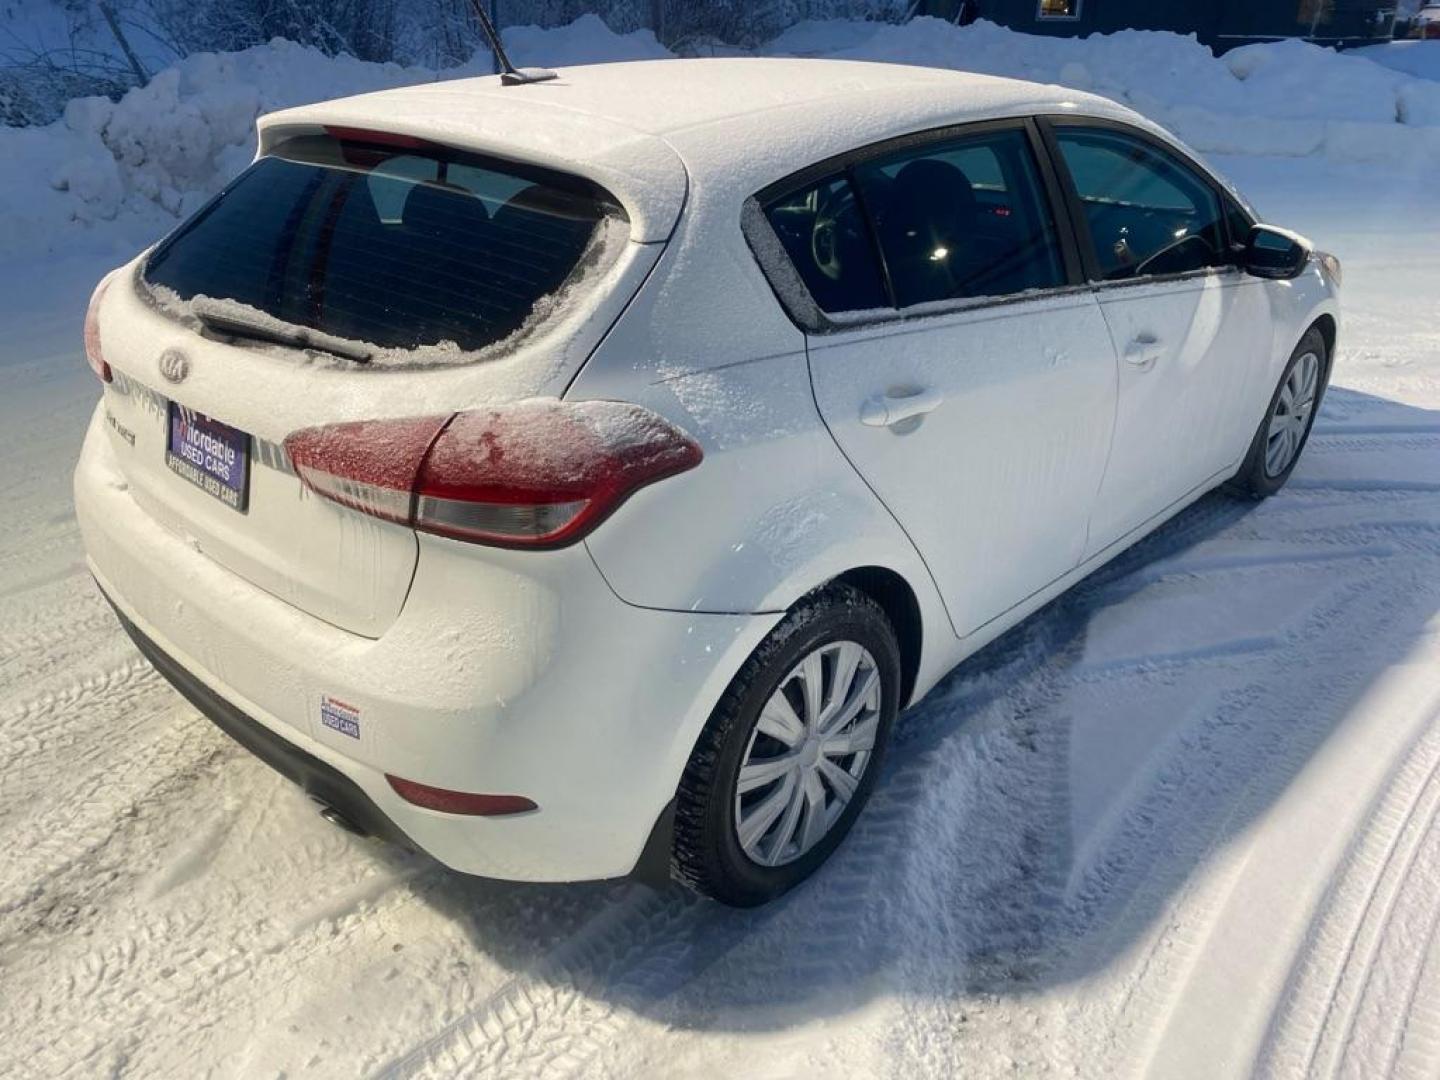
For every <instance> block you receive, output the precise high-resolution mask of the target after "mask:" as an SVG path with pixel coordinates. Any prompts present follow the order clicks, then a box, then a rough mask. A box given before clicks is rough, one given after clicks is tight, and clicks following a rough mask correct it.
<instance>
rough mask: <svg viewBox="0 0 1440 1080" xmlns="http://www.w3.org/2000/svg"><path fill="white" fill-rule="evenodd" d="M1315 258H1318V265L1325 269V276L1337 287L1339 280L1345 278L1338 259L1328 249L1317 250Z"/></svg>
mask: <svg viewBox="0 0 1440 1080" xmlns="http://www.w3.org/2000/svg"><path fill="white" fill-rule="evenodd" d="M1316 258H1318V259H1319V260H1320V266H1321V269H1323V270H1324V271H1325V276H1326V277H1328V278H1329V279H1330V280H1331V281H1333V282H1334V283H1335V286H1336V288H1339V286H1340V282H1341V281H1343V280H1344V279H1345V274H1344V272H1343V271H1342V270H1341V269H1340V260H1339V259H1337V258H1336V257H1335V256H1334V255H1331V254H1330V253H1329V252H1328V251H1321V252H1317V253H1316Z"/></svg>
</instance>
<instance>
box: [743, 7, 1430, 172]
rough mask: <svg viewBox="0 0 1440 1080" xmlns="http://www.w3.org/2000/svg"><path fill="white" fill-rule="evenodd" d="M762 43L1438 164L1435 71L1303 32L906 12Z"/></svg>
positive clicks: (1214, 139)
mask: <svg viewBox="0 0 1440 1080" xmlns="http://www.w3.org/2000/svg"><path fill="white" fill-rule="evenodd" d="M769 51H772V52H776V53H784V54H789V55H797V56H837V57H847V58H851V59H861V60H885V61H890V62H894V63H911V64H926V65H930V66H934V67H947V68H957V69H960V70H965V71H978V72H982V73H985V74H989V75H1009V76H1017V77H1019V78H1024V79H1032V80H1034V81H1036V82H1045V83H1057V84H1059V85H1062V86H1069V87H1072V88H1074V89H1076V90H1088V91H1091V92H1092V93H1097V94H1103V95H1104V96H1106V97H1109V98H1113V99H1114V100H1116V101H1119V102H1122V103H1123V104H1126V105H1129V106H1130V107H1132V108H1134V109H1136V110H1137V111H1139V112H1141V113H1143V114H1145V115H1146V116H1149V117H1150V118H1151V119H1153V120H1156V121H1158V122H1159V123H1162V124H1165V125H1166V126H1168V127H1170V128H1172V129H1174V130H1175V131H1176V132H1177V134H1179V135H1180V136H1181V137H1182V138H1184V139H1186V141H1188V142H1189V143H1190V144H1191V145H1193V146H1194V147H1195V148H1196V149H1198V150H1202V151H1206V152H1213V153H1228V154H1282V155H1290V156H1303V155H1308V154H1314V153H1324V154H1326V155H1328V156H1331V157H1335V158H1338V159H1340V160H1375V159H1388V160H1392V161H1393V160H1402V161H1409V159H1411V158H1429V159H1430V160H1433V161H1435V162H1436V163H1437V164H1440V131H1436V130H1428V129H1440V83H1436V82H1433V81H1429V80H1426V79H1420V78H1416V77H1415V76H1413V75H1411V74H1406V73H1405V72H1403V71H1399V70H1393V69H1392V68H1391V67H1389V66H1381V65H1380V64H1377V63H1375V62H1373V61H1372V59H1370V58H1369V57H1367V56H1359V55H1352V54H1346V53H1337V52H1335V50H1333V49H1326V48H1321V47H1319V46H1316V45H1311V44H1309V43H1307V42H1301V41H1285V42H1278V43H1275V44H1266V45H1250V46H1246V47H1244V48H1240V49H1236V50H1234V51H1233V52H1230V53H1228V54H1226V55H1225V56H1224V57H1223V58H1217V57H1216V56H1215V55H1214V54H1213V53H1212V52H1211V51H1210V50H1209V49H1208V48H1206V47H1205V46H1203V45H1201V44H1200V43H1199V42H1198V41H1196V40H1195V38H1194V37H1192V36H1181V35H1178V34H1171V33H1164V32H1160V31H1150V30H1126V31H1122V32H1120V33H1115V34H1096V35H1092V36H1091V37H1088V38H1059V37H1041V36H1037V35H1029V34H1017V33H1015V32H1013V31H1010V30H1006V29H1003V28H1002V27H999V26H996V25H995V24H993V23H988V22H984V21H981V22H977V23H975V24H974V25H973V26H968V27H963V28H962V27H956V26H952V25H950V24H948V23H945V22H942V21H940V20H938V19H915V20H912V21H911V22H909V23H906V24H903V25H898V26H896V25H883V24H877V23H863V22H848V23H847V22H805V23H800V24H798V25H796V26H795V27H792V28H791V29H790V30H788V31H786V32H785V33H784V34H782V35H781V36H780V37H779V38H777V39H776V40H775V41H774V42H773V43H772V44H771V46H770V49H769ZM1364 51H1365V52H1367V53H1368V52H1369V50H1364Z"/></svg>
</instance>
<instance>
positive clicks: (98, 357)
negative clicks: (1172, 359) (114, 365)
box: [85, 278, 115, 382]
mask: <svg viewBox="0 0 1440 1080" xmlns="http://www.w3.org/2000/svg"><path fill="white" fill-rule="evenodd" d="M109 287H110V279H109V278H106V279H105V280H104V281H102V282H100V284H99V285H97V286H95V291H94V292H93V293H91V294H90V306H89V307H88V308H87V309H86V311H85V359H86V360H88V361H89V362H90V370H91V371H93V372H95V374H96V375H98V376H99V377H100V381H101V382H110V381H111V380H112V379H114V377H115V376H114V375H113V374H112V373H111V371H110V365H109V364H107V363H106V362H105V355H104V354H103V353H102V352H101V351H100V301H101V300H103V299H104V298H105V290H106V289H108V288H109Z"/></svg>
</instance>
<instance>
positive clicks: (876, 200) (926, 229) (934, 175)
mask: <svg viewBox="0 0 1440 1080" xmlns="http://www.w3.org/2000/svg"><path fill="white" fill-rule="evenodd" d="M854 177H855V182H856V183H857V184H858V185H859V188H860V192H861V196H862V198H863V201H864V203H865V207H866V209H867V210H868V211H869V213H870V215H871V217H872V219H873V221H874V225H875V234H876V237H877V239H878V242H879V245H880V251H881V254H882V255H883V257H884V260H885V266H886V269H887V271H888V273H889V276H890V283H891V287H892V289H893V291H894V296H895V302H896V304H897V305H898V306H899V307H902V308H903V307H909V306H911V305H914V304H923V303H930V302H934V301H941V300H957V299H966V298H975V297H1001V296H1009V295H1013V294H1015V293H1021V292H1025V291H1027V290H1030V289H1045V288H1052V287H1054V286H1057V285H1063V284H1064V283H1065V269H1064V265H1063V263H1062V261H1061V256H1060V245H1059V242H1058V240H1057V237H1056V232H1055V225H1054V222H1053V220H1052V219H1051V216H1050V212H1049V208H1048V204H1047V202H1046V200H1045V197H1044V194H1043V189H1042V188H1041V185H1040V180H1039V174H1038V170H1037V168H1036V165H1035V160H1034V156H1033V154H1032V153H1031V150H1030V144H1029V140H1028V138H1027V136H1026V134H1025V132H1024V131H1022V130H1019V129H1008V130H1004V131H994V132H990V133H988V134H984V135H974V136H969V137H966V138H961V139H955V140H952V141H946V142H938V143H929V144H926V145H923V146H920V147H916V148H913V149H909V150H905V151H903V152H901V153H898V154H892V155H889V156H887V157H883V158H878V159H874V160H871V161H868V162H865V163H864V164H862V165H858V166H856V167H855V170H854Z"/></svg>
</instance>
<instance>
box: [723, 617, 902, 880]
mask: <svg viewBox="0 0 1440 1080" xmlns="http://www.w3.org/2000/svg"><path fill="white" fill-rule="evenodd" d="M880 691H881V687H880V671H879V669H878V668H877V667H876V665H875V658H874V657H873V656H871V655H870V651H869V650H868V649H866V648H865V647H864V646H863V645H859V644H857V643H855V642H853V641H836V642H831V643H830V644H828V645H822V646H820V647H819V648H818V649H816V650H814V651H813V652H811V653H809V654H808V655H807V656H805V657H804V658H803V659H802V660H801V661H800V662H799V663H798V664H796V665H795V667H794V668H792V669H791V671H790V673H789V674H788V675H786V676H785V678H783V679H782V680H780V685H779V686H778V687H776V689H775V692H774V693H773V694H771V695H770V699H769V700H768V701H767V702H766V703H765V707H764V708H763V709H761V710H760V718H759V720H758V721H756V724H755V730H754V731H752V732H751V733H750V743H749V745H748V746H746V748H745V754H744V756H743V757H742V758H741V759H740V772H739V774H738V776H737V779H736V785H735V832H736V835H737V837H738V838H739V840H740V846H741V848H742V849H743V850H744V852H745V854H746V855H747V856H749V857H750V858H751V859H752V860H753V861H754V862H757V863H759V864H760V865H761V866H783V865H785V864H786V863H790V862H794V861H795V860H796V859H798V858H800V856H802V855H804V854H805V853H806V852H807V851H809V850H810V849H811V848H813V847H814V846H815V845H816V844H818V843H819V842H820V841H821V840H822V839H823V838H824V837H825V835H826V834H827V833H829V832H830V830H831V829H832V828H834V826H835V823H836V822H837V821H839V820H840V817H841V815H842V814H843V813H844V812H845V807H846V806H847V805H848V804H849V802H850V800H851V798H852V797H853V796H854V794H855V792H856V790H857V789H858V788H859V786H860V780H861V778H862V777H863V776H864V775H865V770H866V769H867V768H868V767H869V765H870V759H871V757H872V755H873V753H874V749H875V734H876V730H877V728H878V727H879V723H880V701H881V693H880Z"/></svg>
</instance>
